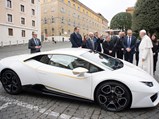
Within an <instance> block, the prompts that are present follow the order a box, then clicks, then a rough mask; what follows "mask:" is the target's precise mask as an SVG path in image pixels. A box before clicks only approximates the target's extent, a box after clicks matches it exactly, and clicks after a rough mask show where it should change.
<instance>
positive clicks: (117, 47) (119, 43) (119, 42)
mask: <svg viewBox="0 0 159 119" xmlns="http://www.w3.org/2000/svg"><path fill="white" fill-rule="evenodd" d="M123 42H124V37H120V38H118V39H117V41H116V43H115V50H116V51H119V50H121V49H122V48H124V46H123Z"/></svg>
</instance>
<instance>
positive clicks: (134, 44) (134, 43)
mask: <svg viewBox="0 0 159 119" xmlns="http://www.w3.org/2000/svg"><path fill="white" fill-rule="evenodd" d="M136 40H137V39H136V37H135V36H131V43H130V47H129V44H128V36H126V37H125V38H124V42H123V47H124V50H125V52H127V51H126V48H130V49H131V51H130V53H135V47H136Z"/></svg>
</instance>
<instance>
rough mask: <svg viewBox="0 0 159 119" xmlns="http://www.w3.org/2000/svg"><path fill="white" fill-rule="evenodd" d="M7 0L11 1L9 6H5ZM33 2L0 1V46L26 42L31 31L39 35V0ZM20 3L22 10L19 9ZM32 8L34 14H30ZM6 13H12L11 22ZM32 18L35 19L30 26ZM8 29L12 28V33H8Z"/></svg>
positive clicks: (23, 0)
mask: <svg viewBox="0 0 159 119" xmlns="http://www.w3.org/2000/svg"><path fill="white" fill-rule="evenodd" d="M7 1H10V2H11V8H10V7H8V6H7V4H8V3H7ZM33 2H34V3H32V0H1V1H0V8H1V9H0V13H1V17H0V36H1V39H0V46H5V45H15V44H22V43H27V42H28V40H29V39H30V38H31V37H32V32H33V31H36V32H37V33H38V37H41V19H40V18H41V14H40V11H41V9H40V0H33ZM21 5H22V6H24V11H21ZM32 9H33V10H34V11H35V15H33V14H32ZM8 14H10V15H12V22H9V21H8ZM21 18H24V19H25V24H22V23H21ZM32 20H33V21H35V26H32ZM9 29H12V35H9ZM22 32H23V33H22ZM22 34H23V35H22Z"/></svg>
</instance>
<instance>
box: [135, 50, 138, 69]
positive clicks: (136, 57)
mask: <svg viewBox="0 0 159 119" xmlns="http://www.w3.org/2000/svg"><path fill="white" fill-rule="evenodd" d="M135 59H136V66H138V63H139V52H136V54H135Z"/></svg>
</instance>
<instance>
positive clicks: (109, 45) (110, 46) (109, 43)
mask: <svg viewBox="0 0 159 119" xmlns="http://www.w3.org/2000/svg"><path fill="white" fill-rule="evenodd" d="M102 46H103V50H104V54H107V55H110V56H112V57H115V52H114V42H113V40H112V39H111V37H110V35H107V36H106V40H105V41H104V42H103V44H102Z"/></svg>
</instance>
